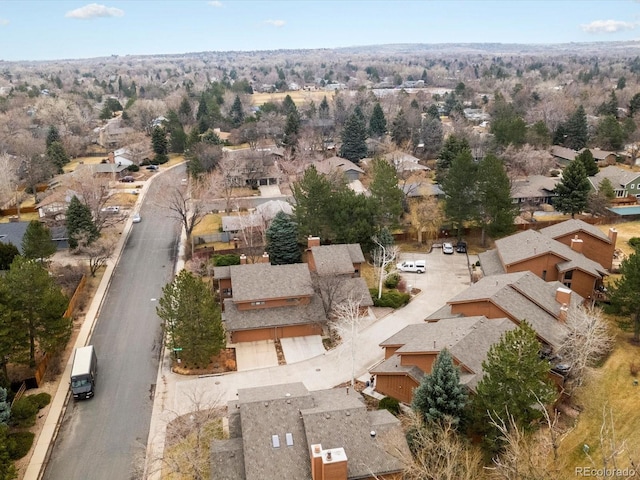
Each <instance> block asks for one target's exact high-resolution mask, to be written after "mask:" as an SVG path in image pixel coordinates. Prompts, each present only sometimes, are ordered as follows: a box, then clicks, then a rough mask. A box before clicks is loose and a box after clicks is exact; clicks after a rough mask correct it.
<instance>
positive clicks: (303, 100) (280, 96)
mask: <svg viewBox="0 0 640 480" xmlns="http://www.w3.org/2000/svg"><path fill="white" fill-rule="evenodd" d="M287 95H289V96H290V97H291V99H292V100H293V102H294V103H295V104H296V106H297V107H300V106H301V105H304V104H307V103H311V101H313V102H315V104H316V107H317V106H318V105H319V104H320V102H322V99H323V98H324V97H325V96H326V97H327V101H328V100H331V98H332V97H333V92H326V91H324V90H320V91H312V92H309V91H306V90H298V91H296V92H278V93H254V94H253V95H251V104H252V105H253V106H254V107H259V106H260V105H263V104H265V103H267V102H273V103H280V102H282V101H283V100H284V97H286V96H287Z"/></svg>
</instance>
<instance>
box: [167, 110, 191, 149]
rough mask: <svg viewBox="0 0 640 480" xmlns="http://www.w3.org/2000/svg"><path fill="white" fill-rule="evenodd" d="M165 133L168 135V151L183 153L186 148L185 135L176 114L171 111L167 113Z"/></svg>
mask: <svg viewBox="0 0 640 480" xmlns="http://www.w3.org/2000/svg"><path fill="white" fill-rule="evenodd" d="M167 132H168V133H169V145H168V149H169V150H170V151H171V152H173V153H183V152H184V149H185V147H186V146H187V134H186V133H185V131H184V127H183V126H182V122H181V121H180V118H179V117H178V114H177V113H176V112H175V111H173V110H169V112H168V113H167Z"/></svg>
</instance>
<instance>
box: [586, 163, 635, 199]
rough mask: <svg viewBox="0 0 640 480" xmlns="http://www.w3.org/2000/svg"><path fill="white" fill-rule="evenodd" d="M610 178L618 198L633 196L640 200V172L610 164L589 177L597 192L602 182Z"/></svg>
mask: <svg viewBox="0 0 640 480" xmlns="http://www.w3.org/2000/svg"><path fill="white" fill-rule="evenodd" d="M605 178H608V179H609V181H610V182H611V185H612V186H613V190H614V191H615V192H616V198H627V197H633V198H635V199H638V200H640V172H632V171H631V170H627V169H626V168H622V167H618V166H615V165H610V166H608V167H605V168H603V169H601V170H600V171H599V172H598V173H597V174H595V175H594V176H592V177H589V182H591V187H592V188H593V189H594V190H595V191H596V192H597V191H598V189H599V188H600V183H602V181H603V180H604V179H605Z"/></svg>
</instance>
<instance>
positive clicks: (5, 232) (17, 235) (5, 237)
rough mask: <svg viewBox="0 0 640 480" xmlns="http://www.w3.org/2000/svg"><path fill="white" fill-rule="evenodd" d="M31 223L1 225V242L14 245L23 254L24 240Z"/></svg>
mask: <svg viewBox="0 0 640 480" xmlns="http://www.w3.org/2000/svg"><path fill="white" fill-rule="evenodd" d="M28 226H29V222H9V223H0V242H2V243H5V244H12V245H13V246H14V247H16V248H17V249H18V252H20V254H22V238H23V237H24V234H25V232H26V231H27V227H28Z"/></svg>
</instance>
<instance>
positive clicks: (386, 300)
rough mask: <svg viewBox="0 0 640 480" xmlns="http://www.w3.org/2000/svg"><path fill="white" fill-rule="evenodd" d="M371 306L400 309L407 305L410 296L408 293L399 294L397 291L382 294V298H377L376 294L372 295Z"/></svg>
mask: <svg viewBox="0 0 640 480" xmlns="http://www.w3.org/2000/svg"><path fill="white" fill-rule="evenodd" d="M372 296H373V304H374V305H375V306H376V307H391V308H400V307H402V306H403V305H406V304H407V303H409V299H410V298H411V296H410V295H409V294H408V293H401V292H399V291H397V290H389V291H387V292H382V296H381V297H380V298H378V294H377V292H375V294H373V295H372Z"/></svg>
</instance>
